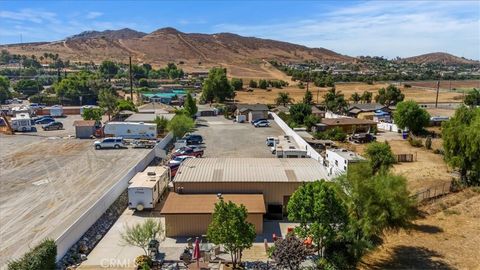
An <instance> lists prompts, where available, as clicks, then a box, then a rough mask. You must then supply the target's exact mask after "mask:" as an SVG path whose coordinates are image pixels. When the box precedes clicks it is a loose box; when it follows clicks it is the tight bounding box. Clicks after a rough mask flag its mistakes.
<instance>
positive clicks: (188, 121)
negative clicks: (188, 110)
mask: <svg viewBox="0 0 480 270" xmlns="http://www.w3.org/2000/svg"><path fill="white" fill-rule="evenodd" d="M194 127H195V122H194V121H193V119H192V118H191V117H189V116H186V115H184V114H177V115H175V116H174V117H173V119H172V120H171V121H170V122H168V125H167V129H168V131H171V132H173V136H174V137H175V138H181V137H182V136H183V135H185V133H187V132H189V131H191V130H192V129H193V128H194Z"/></svg>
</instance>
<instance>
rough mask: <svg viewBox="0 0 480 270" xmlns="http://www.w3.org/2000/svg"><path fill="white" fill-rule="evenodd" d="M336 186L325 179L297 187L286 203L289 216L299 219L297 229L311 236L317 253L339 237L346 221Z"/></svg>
mask: <svg viewBox="0 0 480 270" xmlns="http://www.w3.org/2000/svg"><path fill="white" fill-rule="evenodd" d="M336 189H337V188H336V187H335V186H334V184H333V183H331V182H326V181H324V180H320V181H315V182H308V183H305V184H303V185H302V186H300V187H299V188H298V189H297V190H296V191H295V192H294V193H293V194H292V196H291V198H290V200H289V202H288V206H287V208H288V219H289V220H290V221H295V222H299V223H300V226H298V227H297V228H296V232H297V233H298V234H299V235H300V236H301V237H307V236H310V237H312V240H313V243H314V244H315V245H316V246H317V247H318V255H320V257H324V255H325V254H324V250H325V249H328V248H329V247H330V246H331V245H333V244H334V243H335V242H336V241H338V240H339V239H340V238H341V237H342V233H343V230H344V229H345V227H346V226H347V224H348V218H347V217H348V216H347V208H346V206H345V204H344V203H343V201H342V199H341V198H340V197H339V196H338V195H337V191H336Z"/></svg>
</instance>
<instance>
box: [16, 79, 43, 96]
mask: <svg viewBox="0 0 480 270" xmlns="http://www.w3.org/2000/svg"><path fill="white" fill-rule="evenodd" d="M13 89H14V90H15V91H17V92H19V93H22V94H24V95H26V96H32V95H35V94H38V93H40V91H42V90H43V86H41V85H40V84H39V83H38V82H37V81H35V80H23V79H22V80H20V81H18V82H17V83H16V84H14V85H13Z"/></svg>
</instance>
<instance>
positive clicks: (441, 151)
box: [433, 148, 445, 155]
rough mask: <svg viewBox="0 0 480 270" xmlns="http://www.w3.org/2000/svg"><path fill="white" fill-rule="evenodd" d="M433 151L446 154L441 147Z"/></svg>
mask: <svg viewBox="0 0 480 270" xmlns="http://www.w3.org/2000/svg"><path fill="white" fill-rule="evenodd" d="M433 153H434V154H437V155H444V154H445V152H444V151H443V149H441V148H438V149H435V150H433Z"/></svg>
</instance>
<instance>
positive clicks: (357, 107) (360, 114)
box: [347, 103, 390, 120]
mask: <svg viewBox="0 0 480 270" xmlns="http://www.w3.org/2000/svg"><path fill="white" fill-rule="evenodd" d="M376 111H384V112H386V113H390V109H388V107H387V106H384V105H382V104H380V103H353V104H350V106H349V107H348V109H347V115H348V116H350V117H355V118H359V119H368V120H373V118H374V115H375V112H376Z"/></svg>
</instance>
